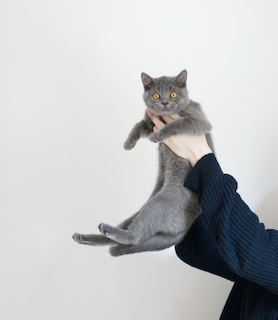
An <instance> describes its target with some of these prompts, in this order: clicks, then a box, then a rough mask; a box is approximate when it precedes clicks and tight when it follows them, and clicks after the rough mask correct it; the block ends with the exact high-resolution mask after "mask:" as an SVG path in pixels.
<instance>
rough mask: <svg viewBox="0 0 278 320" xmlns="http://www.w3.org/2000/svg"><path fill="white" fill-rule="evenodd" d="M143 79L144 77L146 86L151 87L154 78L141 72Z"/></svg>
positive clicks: (143, 80) (146, 87)
mask: <svg viewBox="0 0 278 320" xmlns="http://www.w3.org/2000/svg"><path fill="white" fill-rule="evenodd" d="M141 79H142V82H143V85H144V88H145V89H149V87H150V85H151V84H152V83H153V79H152V78H151V77H150V76H148V75H147V74H146V73H144V72H143V73H142V74H141Z"/></svg>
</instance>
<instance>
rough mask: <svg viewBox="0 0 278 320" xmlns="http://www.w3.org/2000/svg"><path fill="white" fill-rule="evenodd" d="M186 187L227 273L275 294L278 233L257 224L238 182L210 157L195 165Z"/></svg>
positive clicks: (277, 268) (277, 278)
mask: <svg viewBox="0 0 278 320" xmlns="http://www.w3.org/2000/svg"><path fill="white" fill-rule="evenodd" d="M185 186H187V187H189V188H191V189H193V190H195V191H196V192H198V193H199V195H200V202H201V204H202V207H203V212H202V219H203V221H204V224H205V226H206V227H207V228H208V229H209V230H211V232H212V234H213V235H214V239H215V241H216V243H217V246H218V249H219V252H220V254H221V256H222V257H223V259H224V260H225V261H226V263H227V265H228V266H229V267H230V269H231V270H232V271H233V272H234V273H235V274H237V275H238V276H241V277H243V278H246V279H248V280H251V281H253V282H255V283H257V284H259V285H262V286H264V287H266V288H268V289H269V290H271V291H273V292H275V293H278V263H277V261H278V232H277V231H276V230H265V228H264V225H263V224H261V223H259V220H258V217H257V216H256V215H255V214H254V213H253V212H252V211H251V210H250V209H249V207H248V206H247V205H246V204H245V203H244V201H243V200H242V199H241V198H240V196H239V195H238V193H237V192H236V190H237V182H236V181H235V180H234V178H232V177H231V176H229V175H225V174H223V172H222V170H221V168H220V166H219V164H218V162H217V161H216V159H215V157H214V155H213V154H210V155H207V156H205V157H203V158H202V159H201V160H200V161H199V162H198V163H197V164H196V166H195V168H194V169H193V170H192V171H191V173H190V174H189V176H188V178H187V180H186V182H185Z"/></svg>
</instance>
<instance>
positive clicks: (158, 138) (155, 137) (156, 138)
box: [149, 132, 164, 142]
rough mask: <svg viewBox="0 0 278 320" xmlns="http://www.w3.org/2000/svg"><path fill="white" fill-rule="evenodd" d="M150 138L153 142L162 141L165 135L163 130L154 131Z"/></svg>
mask: <svg viewBox="0 0 278 320" xmlns="http://www.w3.org/2000/svg"><path fill="white" fill-rule="evenodd" d="M149 139H150V141H152V142H161V141H163V140H164V136H163V134H162V133H161V132H154V133H152V134H151V135H150V136H149Z"/></svg>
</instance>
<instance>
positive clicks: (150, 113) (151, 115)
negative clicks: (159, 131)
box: [146, 109, 154, 120]
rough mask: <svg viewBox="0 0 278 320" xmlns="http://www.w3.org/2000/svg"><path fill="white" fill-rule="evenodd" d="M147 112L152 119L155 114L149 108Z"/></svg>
mask: <svg viewBox="0 0 278 320" xmlns="http://www.w3.org/2000/svg"><path fill="white" fill-rule="evenodd" d="M146 112H147V114H148V116H149V117H150V119H151V120H152V118H153V116H154V114H153V113H152V112H151V111H150V110H149V109H147V110H146Z"/></svg>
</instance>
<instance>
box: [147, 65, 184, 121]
mask: <svg viewBox="0 0 278 320" xmlns="http://www.w3.org/2000/svg"><path fill="white" fill-rule="evenodd" d="M141 78H142V82H143V85H144V90H145V91H144V95H143V98H144V101H145V103H146V105H147V107H148V109H149V110H150V111H151V112H152V113H153V114H156V115H166V114H169V115H171V114H176V113H179V112H180V111H182V110H184V108H185V107H186V106H187V104H188V103H189V97H188V92H187V89H186V79H187V72H186V70H183V71H182V72H181V73H180V74H179V75H178V76H177V77H160V78H156V79H154V78H151V77H150V76H148V75H147V74H146V73H142V75H141Z"/></svg>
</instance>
